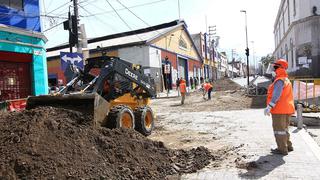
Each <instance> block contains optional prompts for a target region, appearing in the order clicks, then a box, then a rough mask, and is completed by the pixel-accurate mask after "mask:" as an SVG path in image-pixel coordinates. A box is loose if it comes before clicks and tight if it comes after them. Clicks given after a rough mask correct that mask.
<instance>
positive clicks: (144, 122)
mask: <svg viewBox="0 0 320 180" xmlns="http://www.w3.org/2000/svg"><path fill="white" fill-rule="evenodd" d="M134 115H135V119H136V127H135V129H136V131H138V132H140V133H141V134H143V135H145V136H149V135H150V134H151V132H152V130H153V128H154V117H153V112H152V109H151V108H150V107H148V106H145V107H139V108H137V109H136V110H135V111H134Z"/></svg>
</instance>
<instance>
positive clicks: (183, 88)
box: [179, 77, 187, 104]
mask: <svg viewBox="0 0 320 180" xmlns="http://www.w3.org/2000/svg"><path fill="white" fill-rule="evenodd" d="M179 88H180V93H181V104H184V99H185V98H186V91H187V85H186V81H185V80H184V79H183V78H182V77H181V79H180V84H179Z"/></svg>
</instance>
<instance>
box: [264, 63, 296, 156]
mask: <svg viewBox="0 0 320 180" xmlns="http://www.w3.org/2000/svg"><path fill="white" fill-rule="evenodd" d="M273 68H274V72H272V76H273V78H274V81H273V83H272V84H271V85H270V86H269V89H268V96H267V107H266V109H265V110H264V114H265V115H268V116H270V114H271V116H272V127H273V132H274V136H275V139H276V143H277V148H276V149H271V153H274V154H282V155H287V154H288V152H290V151H293V147H292V143H291V141H290V134H289V131H288V127H289V124H290V116H291V115H292V114H294V112H295V109H294V102H293V92H292V85H291V82H290V80H289V79H288V74H287V72H286V69H287V68H288V62H287V61H286V60H284V59H279V60H277V61H276V62H275V63H274V64H273Z"/></svg>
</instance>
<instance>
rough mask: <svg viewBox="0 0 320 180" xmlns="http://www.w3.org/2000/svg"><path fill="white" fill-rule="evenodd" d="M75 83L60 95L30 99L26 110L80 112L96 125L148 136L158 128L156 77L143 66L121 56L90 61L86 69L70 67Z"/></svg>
mask: <svg viewBox="0 0 320 180" xmlns="http://www.w3.org/2000/svg"><path fill="white" fill-rule="evenodd" d="M69 70H71V72H73V73H72V74H73V76H72V78H71V81H69V82H68V84H67V85H66V86H65V87H64V88H62V89H61V90H60V91H59V92H58V93H55V94H50V95H41V96H30V97H28V99H27V105H26V109H32V108H35V107H39V106H53V107H59V108H65V109H71V110H76V111H80V112H81V113H83V114H84V115H86V116H88V117H91V118H92V119H93V121H92V123H93V125H94V126H104V127H108V128H134V129H136V130H137V131H138V132H140V133H141V134H143V135H145V136H148V135H150V134H151V131H152V129H153V128H154V114H153V111H152V109H151V108H150V107H149V106H148V104H149V101H150V98H152V97H155V94H156V93H155V85H154V81H153V79H152V78H150V77H148V76H145V75H144V73H143V72H142V69H141V67H140V68H139V66H135V65H134V64H131V63H129V62H127V61H124V60H122V59H120V58H117V57H109V56H100V57H95V58H89V59H87V64H86V65H85V67H84V70H81V69H79V68H77V67H75V66H70V69H69Z"/></svg>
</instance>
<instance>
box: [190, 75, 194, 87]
mask: <svg viewBox="0 0 320 180" xmlns="http://www.w3.org/2000/svg"><path fill="white" fill-rule="evenodd" d="M193 87H194V86H193V78H192V77H190V89H193Z"/></svg>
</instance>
